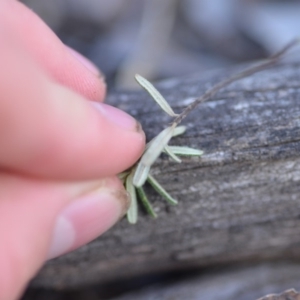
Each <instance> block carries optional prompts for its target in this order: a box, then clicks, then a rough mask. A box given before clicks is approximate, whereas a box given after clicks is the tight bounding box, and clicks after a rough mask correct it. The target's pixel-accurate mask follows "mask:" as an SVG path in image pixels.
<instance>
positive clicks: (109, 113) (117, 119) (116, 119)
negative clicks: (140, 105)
mask: <svg viewBox="0 0 300 300" xmlns="http://www.w3.org/2000/svg"><path fill="white" fill-rule="evenodd" d="M91 104H92V105H93V106H94V107H96V108H97V109H98V110H99V111H100V112H101V114H102V115H104V116H105V117H106V118H107V119H109V120H110V121H112V122H113V123H115V124H116V125H118V126H120V127H122V128H123V129H128V130H134V131H137V132H141V131H142V129H141V125H140V123H138V122H137V120H136V119H134V118H133V117H132V116H130V115H129V114H127V113H125V112H124V111H122V110H120V109H118V108H116V107H113V106H110V105H107V104H104V103H99V102H91Z"/></svg>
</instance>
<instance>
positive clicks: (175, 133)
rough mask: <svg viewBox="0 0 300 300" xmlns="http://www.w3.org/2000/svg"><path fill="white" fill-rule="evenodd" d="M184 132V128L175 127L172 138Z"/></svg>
mask: <svg viewBox="0 0 300 300" xmlns="http://www.w3.org/2000/svg"><path fill="white" fill-rule="evenodd" d="M185 132H186V126H183V125H182V126H177V127H175V129H174V132H173V135H172V136H173V137H174V136H178V135H181V134H184V133H185Z"/></svg>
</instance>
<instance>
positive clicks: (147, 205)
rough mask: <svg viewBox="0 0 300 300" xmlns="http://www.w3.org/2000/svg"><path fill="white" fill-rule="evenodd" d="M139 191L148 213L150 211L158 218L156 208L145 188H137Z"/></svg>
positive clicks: (151, 214) (152, 215)
mask: <svg viewBox="0 0 300 300" xmlns="http://www.w3.org/2000/svg"><path fill="white" fill-rule="evenodd" d="M137 192H138V195H139V198H140V200H141V202H142V204H143V205H144V207H145V209H146V211H147V213H148V214H149V215H150V216H151V217H153V218H157V214H156V213H155V211H154V209H153V207H152V205H151V203H150V202H149V200H148V197H147V195H146V193H145V191H144V189H143V188H142V187H140V188H137Z"/></svg>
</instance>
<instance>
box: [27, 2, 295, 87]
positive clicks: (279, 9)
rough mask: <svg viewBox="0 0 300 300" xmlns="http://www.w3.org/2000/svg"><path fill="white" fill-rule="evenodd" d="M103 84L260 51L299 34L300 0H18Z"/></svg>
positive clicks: (181, 71)
mask: <svg viewBox="0 0 300 300" xmlns="http://www.w3.org/2000/svg"><path fill="white" fill-rule="evenodd" d="M23 2H24V3H25V4H26V5H28V6H29V7H31V8H32V9H33V10H34V11H35V12H36V13H37V14H38V15H40V16H41V18H42V19H43V20H44V21H45V22H46V23H47V24H48V25H49V26H50V27H51V28H52V29H53V30H54V31H55V32H56V33H57V34H58V36H59V37H60V38H61V39H62V40H63V42H64V43H66V44H68V45H69V46H71V47H73V48H75V49H76V50H78V51H79V52H81V53H82V54H84V55H85V56H87V57H88V58H90V59H91V60H92V61H93V62H94V63H95V64H96V65H98V67H99V68H100V69H101V70H102V72H103V73H104V74H105V76H106V78H107V81H108V84H109V88H112V87H124V88H134V87H136V84H135V83H134V80H133V76H134V74H135V73H140V74H141V75H143V76H144V77H147V78H148V79H150V80H157V79H162V78H168V77H174V76H184V75H186V74H191V73H195V72H197V73H198V72H204V71H205V70H208V69H215V68H223V67H227V66H229V65H233V64H237V63H240V62H243V61H251V60H254V59H259V58H264V57H266V56H268V55H269V54H271V53H273V52H275V51H277V50H278V49H279V48H281V47H283V46H284V45H285V44H286V43H287V42H289V41H290V40H291V39H292V38H294V37H296V36H300V1H299V0H281V1H280V0H163V1H162V0H109V1H107V0H84V1H83V0H51V1H48V0H24V1H23Z"/></svg>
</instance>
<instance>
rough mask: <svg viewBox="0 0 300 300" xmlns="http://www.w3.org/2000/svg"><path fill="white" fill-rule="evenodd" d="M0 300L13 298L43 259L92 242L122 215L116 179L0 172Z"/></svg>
mask: <svg viewBox="0 0 300 300" xmlns="http://www.w3.org/2000/svg"><path fill="white" fill-rule="evenodd" d="M0 182H1V185H0V199H1V201H0V238H1V247H0V266H1V268H0V291H1V293H0V299H1V300H2V299H3V300H7V299H16V298H17V297H18V296H19V295H20V293H21V292H22V290H23V289H24V287H25V285H26V284H27V282H28V281H29V280H30V279H31V278H32V277H33V276H34V275H35V274H36V272H37V271H38V269H39V268H40V267H41V265H42V263H43V262H44V261H45V259H47V258H52V257H55V256H58V255H61V254H63V253H66V252H68V251H70V250H73V249H75V248H77V247H79V246H81V245H83V244H85V243H87V242H89V241H91V240H92V239H94V238H96V237H97V236H99V235H100V234H102V233H103V232H105V231H106V230H108V229H109V228H110V227H111V226H112V225H113V224H115V223H116V222H117V220H118V219H120V217H121V216H123V215H124V213H125V211H126V209H127V206H128V198H127V194H126V193H125V192H124V190H123V187H122V184H121V183H120V182H119V181H118V180H117V178H113V177H112V178H106V179H103V180H101V181H99V182H81V183H64V184H62V183H54V182H43V181H38V180H33V179H26V178H21V177H16V176H11V175H7V174H3V173H2V174H0Z"/></svg>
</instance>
